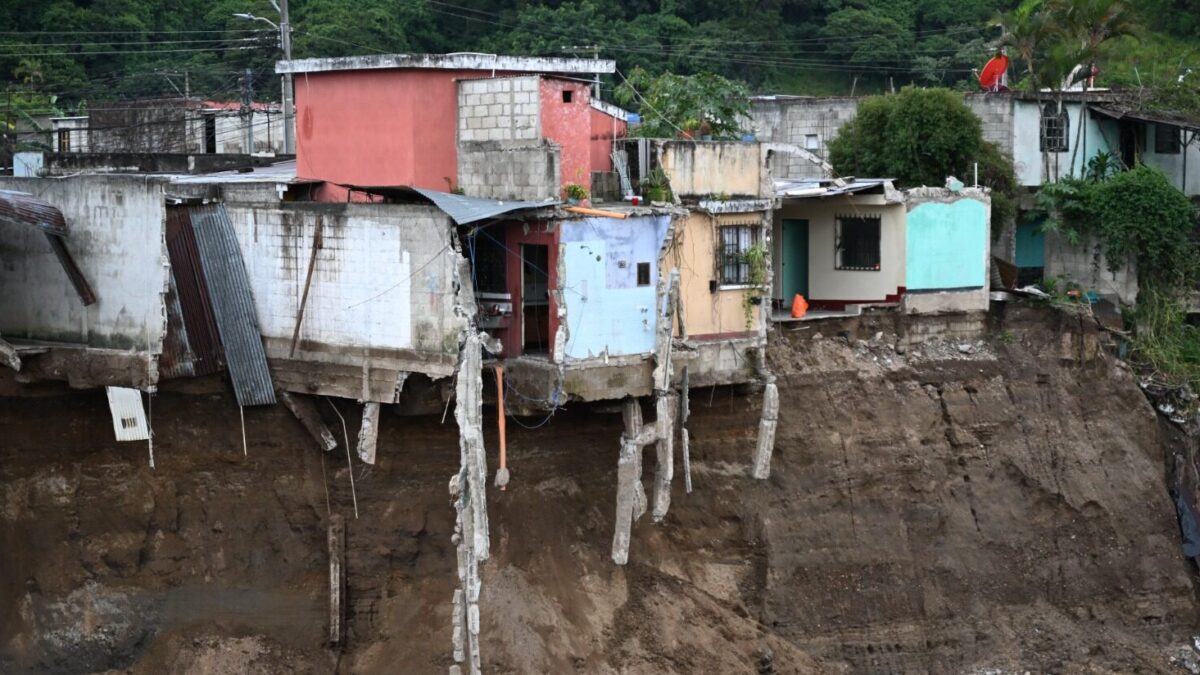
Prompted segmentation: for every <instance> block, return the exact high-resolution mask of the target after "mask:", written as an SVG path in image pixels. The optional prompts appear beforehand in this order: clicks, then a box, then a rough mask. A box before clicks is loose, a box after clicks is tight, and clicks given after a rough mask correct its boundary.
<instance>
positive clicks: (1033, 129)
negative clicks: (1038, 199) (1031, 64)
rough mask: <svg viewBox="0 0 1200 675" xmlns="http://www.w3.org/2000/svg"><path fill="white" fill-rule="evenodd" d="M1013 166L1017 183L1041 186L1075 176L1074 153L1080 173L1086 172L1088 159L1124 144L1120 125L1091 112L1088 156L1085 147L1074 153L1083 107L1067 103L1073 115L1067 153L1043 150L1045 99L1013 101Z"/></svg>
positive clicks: (1078, 174)
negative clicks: (1092, 114)
mask: <svg viewBox="0 0 1200 675" xmlns="http://www.w3.org/2000/svg"><path fill="white" fill-rule="evenodd" d="M1013 105H1014V111H1013V165H1014V168H1015V169H1016V171H1017V182H1018V183H1019V184H1020V185H1023V186H1026V187H1040V186H1041V185H1042V184H1043V183H1045V182H1047V181H1055V180H1058V179H1059V178H1065V177H1067V176H1070V175H1071V166H1072V164H1071V159H1072V155H1074V159H1075V163H1074V167H1075V173H1074V175H1076V176H1081V175H1083V171H1084V169H1085V168H1086V167H1087V161H1088V159H1089V158H1091V157H1095V156H1096V155H1097V154H1099V153H1101V152H1108V151H1109V150H1110V148H1111V146H1110V143H1111V145H1112V146H1115V145H1117V144H1118V143H1120V138H1119V137H1118V136H1117V135H1116V134H1117V131H1116V125H1115V124H1114V123H1112V122H1109V121H1107V120H1103V121H1101V120H1097V119H1094V118H1092V116H1091V115H1089V116H1088V117H1089V119H1088V120H1087V124H1088V127H1087V148H1086V149H1087V157H1084V156H1083V151H1082V149H1081V151H1080V152H1078V153H1073V150H1074V149H1075V146H1076V143H1077V142H1078V141H1079V140H1080V139H1079V122H1080V118H1081V116H1082V114H1083V107H1082V105H1081V104H1079V103H1065V102H1064V103H1063V109H1064V110H1066V111H1067V115H1068V117H1069V118H1070V119H1069V121H1068V124H1069V126H1068V138H1067V150H1066V152H1046V153H1043V152H1042V150H1041V133H1042V127H1041V119H1042V113H1041V111H1042V106H1044V105H1045V103H1044V102H1039V101H1020V100H1016V101H1013Z"/></svg>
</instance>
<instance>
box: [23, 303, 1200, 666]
mask: <svg viewBox="0 0 1200 675" xmlns="http://www.w3.org/2000/svg"><path fill="white" fill-rule="evenodd" d="M895 329H896V326H895V323H894V322H892V321H890V320H886V321H880V322H878V325H876V324H875V323H872V321H871V320H870V319H863V320H861V321H859V322H856V323H855V324H853V325H849V326H838V327H832V326H831V327H826V326H825V325H822V324H815V325H812V326H811V327H809V328H807V329H806V330H798V331H791V332H788V333H783V334H780V335H778V336H776V337H775V339H774V346H773V347H772V350H771V353H770V361H771V363H772V366H773V367H774V369H775V370H776V372H777V373H778V374H779V384H780V394H781V399H782V405H781V415H780V424H779V436H778V441H777V446H776V451H775V456H774V463H773V473H772V476H771V478H770V479H769V480H766V481H754V480H752V479H751V478H750V477H749V471H748V468H749V462H750V459H751V453H752V451H753V440H754V434H755V432H756V428H757V416H758V404H759V402H758V399H757V397H756V396H754V395H752V394H750V395H748V394H746V393H744V392H739V391H735V390H731V389H728V388H720V389H716V390H707V389H706V390H695V391H693V392H692V410H693V415H692V418H691V422H690V424H689V427H690V429H691V434H692V439H693V443H692V464H693V478H694V484H695V491H694V492H693V493H692V494H690V495H688V494H684V493H683V488H682V480H681V479H679V478H678V475H677V480H676V484H675V495H674V500H673V503H672V507H671V512H670V514H669V515H668V517H667V519H666V521H665V522H664V523H662V524H660V525H655V524H653V523H651V522H650V520H649V517H648V516H647V517H644V518H643V519H642V520H641V521H639V522H638V523H637V524H636V525H635V526H634V531H633V538H632V546H631V552H630V564H629V565H628V566H627V567H625V568H619V567H616V566H614V565H613V564H612V562H611V560H610V558H609V554H610V546H611V538H612V519H613V509H614V496H615V480H616V476H615V474H616V459H617V452H618V446H619V443H618V440H619V434H620V429H621V423H620V419H619V416H618V415H616V414H613V413H614V412H615V411H611V410H606V409H601V408H595V407H586V406H571V407H570V408H569V409H567V410H564V411H560V412H559V413H558V414H556V415H555V416H554V417H553V418H552V419H551V420H550V421H549V422H548V423H547V424H545V425H544V426H542V427H541V428H539V429H536V430H526V429H522V428H520V427H519V426H517V425H515V424H509V444H508V445H509V456H510V468H511V471H512V482H511V483H510V485H509V487H508V489H507V490H506V491H504V492H500V491H498V490H496V489H492V490H491V491H490V493H489V506H490V520H491V527H492V536H493V546H492V550H493V553H492V558H491V560H489V561H488V562H486V563H485V564H484V565H483V568H482V569H483V595H482V600H481V605H482V624H483V630H482V632H483V662H484V667H485V670H486V671H487V672H492V673H504V672H513V673H518V672H519V673H524V672H576V671H578V672H599V673H618V672H620V673H662V672H731V673H732V672H780V673H793V672H804V673H807V672H866V673H876V672H878V673H883V672H945V673H956V672H971V671H984V670H992V671H997V672H1008V671H1013V672H1024V671H1026V670H1029V671H1033V672H1121V673H1125V672H1171V668H1173V666H1171V664H1170V662H1169V657H1170V655H1171V654H1172V653H1173V651H1174V650H1175V649H1177V648H1178V646H1179V645H1181V644H1184V643H1186V642H1188V641H1189V640H1190V636H1191V634H1192V633H1193V632H1194V631H1195V630H1196V627H1197V626H1196V624H1197V622H1196V616H1197V614H1196V610H1197V607H1196V602H1195V599H1194V596H1193V592H1192V586H1191V580H1190V578H1189V570H1188V568H1187V566H1186V564H1185V561H1184V559H1183V557H1182V555H1181V553H1180V546H1179V534H1178V527H1177V525H1176V522H1175V520H1174V511H1173V509H1172V506H1171V502H1170V498H1169V496H1168V494H1167V490H1166V486H1165V484H1164V479H1163V476H1164V467H1163V459H1162V451H1161V448H1160V443H1159V432H1158V428H1157V423H1156V419H1155V416H1154V413H1153V411H1152V409H1151V408H1150V406H1149V405H1148V404H1147V403H1146V401H1145V399H1144V398H1143V396H1142V394H1141V393H1140V392H1139V390H1138V387H1137V386H1136V383H1135V382H1134V381H1133V378H1132V376H1131V375H1130V374H1129V373H1128V371H1127V370H1125V369H1124V368H1123V367H1121V366H1120V365H1119V364H1117V363H1115V362H1114V361H1112V360H1111V359H1106V358H1104V357H1103V355H1102V354H1100V353H1099V352H1098V351H1097V350H1096V349H1095V344H1094V336H1088V335H1083V336H1082V337H1081V335H1082V334H1081V333H1080V331H1081V330H1082V329H1081V327H1080V324H1078V322H1074V321H1073V320H1071V319H1069V318H1065V317H1062V316H1061V315H1058V314H1053V313H1049V312H1046V311H1043V310H1041V309H1037V308H1021V307H1014V308H1010V310H1009V312H1008V316H1007V317H1003V318H994V319H993V321H992V326H991V330H990V332H989V334H988V336H987V337H986V338H985V339H984V340H982V341H978V342H976V341H971V342H970V343H969V344H967V343H963V344H960V342H961V340H958V339H955V340H950V341H947V340H941V341H938V340H934V341H931V342H929V343H926V344H920V343H916V344H909V343H908V342H910V341H905V340H901V339H898V338H896V337H895V335H894V334H893V333H894V332H895ZM839 330H845V331H847V332H846V334H845V335H843V336H838V335H837V334H836V333H837V332H838V331H839ZM818 331H825V334H824V335H823V336H821V338H819V339H814V338H815V335H814V334H815V333H816V332H818ZM1085 332H1086V331H1085ZM897 343H899V344H900V351H902V352H903V353H899V352H898V351H897V349H896V345H897ZM960 347H961V349H960ZM322 405H323V406H326V412H327V414H329V421H330V422H331V423H333V424H335V425H336V424H337V418H336V417H335V416H333V414H332V411H331V410H330V409H329V408H328V404H325V403H322ZM341 409H342V412H343V413H344V414H346V415H347V422H348V423H349V424H350V425H351V429H352V430H353V429H354V428H355V426H356V425H357V415H355V414H353V412H352V410H351V407H350V406H343V407H342V408H341ZM646 412H647V415H648V416H650V415H652V414H653V413H652V411H651V410H649V409H647V411H646ZM489 414H491V416H492V417H493V418H494V414H493V413H489ZM246 421H247V434H248V454H247V455H246V456H243V454H242V443H241V432H240V428H239V425H238V411H237V408H236V406H235V405H234V404H233V403H232V400H231V398H230V397H229V396H227V395H224V394H195V393H191V394H182V393H162V394H160V395H158V396H156V397H155V399H154V407H153V426H154V430H155V434H156V442H155V454H156V460H157V467H156V468H155V469H153V470H151V469H150V468H149V467H148V466H147V462H146V447H145V445H144V444H117V443H115V442H113V441H112V440H111V438H112V430H111V426H110V424H111V423H110V421H109V417H108V412H107V409H106V406H105V400H104V396H103V393H97V392H82V393H75V394H71V395H68V396H60V397H48V398H37V399H3V400H0V428H2V429H3V434H2V438H3V442H2V446H3V447H2V449H0V571H2V572H3V574H0V671H3V672H90V671H97V670H98V671H104V670H113V671H117V672H126V671H128V672H134V673H163V672H200V673H224V672H238V671H248V670H249V671H254V672H331V671H334V670H336V671H338V672H347V673H348V672H355V673H374V672H378V673H394V672H445V670H446V668H447V667H448V666H449V665H450V658H449V657H450V623H451V622H450V602H449V601H450V598H451V594H452V592H453V588H454V585H455V580H454V576H455V575H454V565H455V561H454V550H453V547H452V546H451V544H450V537H451V534H452V529H453V510H452V509H451V507H450V505H449V495H448V492H447V488H446V486H447V482H448V479H449V477H450V476H451V474H452V473H454V472H455V471H456V469H457V465H458V447H457V432H456V429H455V428H454V426H453V422H452V421H448V422H447V423H446V424H445V425H443V424H441V421H440V418H401V417H398V416H393V415H387V414H385V416H384V422H383V431H382V434H381V437H380V443H379V453H378V462H379V463H378V465H377V466H375V467H365V466H363V465H361V464H359V463H358V461H357V460H354V468H353V471H354V476H355V488H356V494H357V501H358V510H359V518H358V519H355V518H354V515H353V510H352V505H351V504H352V497H351V492H350V485H349V470H348V469H347V465H346V457H345V454H344V453H342V452H341V451H340V450H339V451H337V452H335V453H332V454H330V455H324V456H323V455H321V454H319V453H318V452H317V451H316V450H314V449H312V443H311V441H310V440H309V439H308V437H307V436H306V435H305V434H304V432H303V430H302V429H301V428H300V426H299V424H298V423H296V422H295V420H293V419H292V418H291V417H290V416H289V415H288V414H287V413H286V411H284V410H282V408H280V409H267V410H247V411H246ZM525 421H527V422H530V421H536V420H525ZM335 428H337V429H339V430H340V426H337V427H335ZM488 432H489V436H488V443H489V448H494V447H495V444H494V437H493V436H492V435H491V434H492V433H493V432H494V422H491V423H489V429H488ZM492 461H493V468H494V457H493V458H492ZM652 471H653V463H652V453H650V452H648V453H647V455H646V472H647V478H649V476H650V474H651V473H652ZM323 485H324V486H327V487H328V502H327V501H326V500H327V497H326V488H325V487H323ZM327 503H328V507H327ZM330 511H336V512H338V513H341V514H343V515H344V516H345V517H346V523H347V535H346V546H347V564H346V569H347V576H348V582H349V590H348V601H349V611H348V636H347V640H346V644H345V647H344V649H343V650H341V651H340V652H339V653H334V652H333V651H331V650H328V649H326V648H325V645H324V641H325V638H326V616H327V593H328V568H327V555H326V541H325V536H326V523H327V517H328V513H329V512H330Z"/></svg>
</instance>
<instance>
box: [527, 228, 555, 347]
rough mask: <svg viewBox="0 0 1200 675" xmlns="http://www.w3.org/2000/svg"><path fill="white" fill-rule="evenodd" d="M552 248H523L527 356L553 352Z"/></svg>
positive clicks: (531, 246)
mask: <svg viewBox="0 0 1200 675" xmlns="http://www.w3.org/2000/svg"><path fill="white" fill-rule="evenodd" d="M549 267H550V247H549V246H545V245H543V244H521V346H522V351H523V352H524V353H526V354H539V353H540V354H547V353H549V352H550V340H551V336H550V276H549V272H548V271H547V270H548V269H549Z"/></svg>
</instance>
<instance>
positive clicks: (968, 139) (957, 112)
mask: <svg viewBox="0 0 1200 675" xmlns="http://www.w3.org/2000/svg"><path fill="white" fill-rule="evenodd" d="M829 161H830V163H831V164H833V168H834V170H835V171H837V173H838V174H840V175H854V176H878V177H889V178H894V179H896V181H897V182H899V183H900V184H901V185H903V186H915V185H931V186H941V185H942V184H943V183H944V182H945V180H946V177H947V176H958V177H959V178H961V179H964V180H969V179H972V178H974V172H975V163H976V162H978V164H979V182H980V184H981V185H984V186H987V187H989V188H992V190H993V195H992V216H993V219H994V220H995V221H996V222H998V223H1003V222H1007V221H1008V220H1009V219H1010V218H1011V217H1012V216H1013V215H1014V214H1015V210H1014V205H1015V197H1016V177H1015V176H1014V174H1013V167H1012V163H1011V162H1010V161H1009V160H1008V159H1007V158H1005V157H1004V155H1003V154H1002V153H1001V152H1000V151H999V150H998V149H997V148H996V147H995V146H994V145H992V144H991V143H987V142H985V141H984V140H983V130H982V128H981V126H980V121H979V118H978V117H977V116H976V115H975V113H973V112H971V109H970V108H968V107H967V105H966V104H965V103H963V100H962V96H961V95H960V94H958V93H956V92H953V91H950V90H948V89H918V88H915V87H905V88H904V89H902V90H901V91H900V92H899V93H898V94H895V95H888V96H872V97H869V98H867V99H864V100H863V101H862V102H861V103H860V104H859V107H858V114H857V115H856V116H855V117H854V119H852V120H851V121H849V122H847V123H846V124H845V125H844V126H842V129H841V131H840V132H839V133H838V135H837V137H835V138H833V139H832V140H831V141H830V142H829Z"/></svg>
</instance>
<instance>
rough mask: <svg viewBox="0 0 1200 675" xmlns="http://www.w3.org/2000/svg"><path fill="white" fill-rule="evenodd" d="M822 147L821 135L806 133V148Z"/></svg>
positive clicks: (817, 148) (815, 148) (816, 148)
mask: <svg viewBox="0 0 1200 675" xmlns="http://www.w3.org/2000/svg"><path fill="white" fill-rule="evenodd" d="M820 148H821V137H820V136H818V135H816V134H804V149H805V150H819V149H820Z"/></svg>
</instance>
